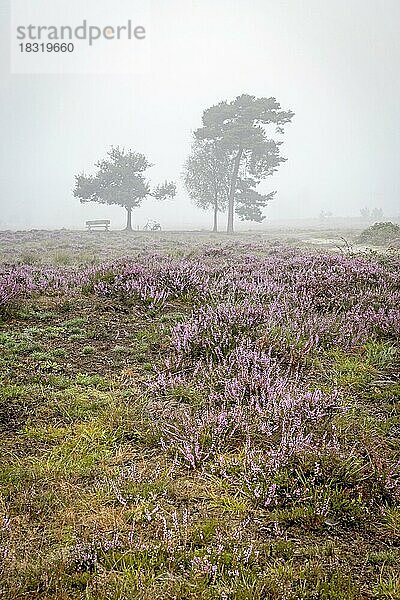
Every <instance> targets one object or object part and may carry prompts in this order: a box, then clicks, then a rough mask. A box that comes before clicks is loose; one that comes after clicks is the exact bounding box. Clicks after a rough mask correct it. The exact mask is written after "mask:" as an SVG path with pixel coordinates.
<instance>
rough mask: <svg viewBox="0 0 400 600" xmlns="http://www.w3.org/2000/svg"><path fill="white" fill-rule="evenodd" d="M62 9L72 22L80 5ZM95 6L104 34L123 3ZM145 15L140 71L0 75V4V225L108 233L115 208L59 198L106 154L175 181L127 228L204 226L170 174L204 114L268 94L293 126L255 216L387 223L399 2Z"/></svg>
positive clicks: (176, 9)
mask: <svg viewBox="0 0 400 600" xmlns="http://www.w3.org/2000/svg"><path fill="white" fill-rule="evenodd" d="M11 1H12V0H11ZM34 1H35V0H32V2H34ZM54 1H55V3H56V2H57V0H54ZM97 1H98V3H99V5H100V4H104V2H101V0H97ZM104 1H105V0H104ZM143 1H144V0H143ZM70 4H71V5H76V9H77V10H78V12H77V13H76V14H77V15H81V18H84V16H85V15H84V6H85V0H83V1H82V0H70ZM108 4H112V6H113V14H115V21H117V20H118V10H119V7H121V20H125V19H126V17H127V15H126V6H127V1H126V0H112V2H111V0H109V2H108ZM128 4H129V3H128ZM151 6H152V17H151V20H150V23H149V25H148V34H147V35H148V37H147V41H148V43H149V44H151V52H152V60H151V67H150V69H149V71H148V72H147V73H143V74H129V75H11V74H10V66H9V50H8V46H9V29H10V25H9V2H6V1H5V0H0V7H1V8H0V18H1V25H2V35H1V44H2V48H1V50H2V51H1V61H2V62H1V116H0V120H1V128H2V129H1V130H2V148H1V156H0V179H1V197H0V208H1V211H0V228H4V227H21V228H22V227H23V228H25V227H36V228H39V227H49V228H50V227H54V228H60V227H82V225H83V223H84V221H85V220H86V219H90V218H111V220H112V225H113V226H114V227H119V226H122V225H123V223H124V220H125V211H124V210H123V209H122V208H118V207H108V206H100V205H96V204H89V205H85V206H82V205H80V204H79V201H78V200H76V199H75V198H74V197H73V196H72V191H71V190H72V188H73V185H74V174H76V173H78V172H80V171H82V170H83V169H85V171H87V172H90V171H91V169H92V167H93V164H94V163H95V162H96V161H97V160H98V159H99V158H101V157H103V156H104V155H105V153H106V150H107V149H108V148H109V146H110V145H111V144H113V145H121V146H125V147H127V148H132V149H133V150H136V151H139V152H143V153H144V154H146V155H147V156H148V158H149V159H150V160H151V161H152V162H153V163H154V164H155V166H154V167H153V168H152V169H150V170H149V172H148V175H149V178H150V179H151V181H152V182H153V183H154V184H156V183H158V182H161V181H163V180H164V179H172V180H176V181H178V182H179V186H178V195H177V197H176V199H175V200H174V201H167V202H165V203H164V204H160V203H157V202H155V201H154V202H153V201H145V202H144V203H143V206H142V207H141V208H140V209H138V210H135V213H134V217H133V220H134V226H136V225H137V224H138V225H140V226H143V224H144V223H145V222H146V221H147V219H157V220H158V221H160V222H161V223H162V225H163V228H193V227H199V228H200V227H208V226H209V225H210V224H211V215H209V214H207V213H203V212H201V211H199V210H198V209H196V208H195V207H194V206H193V205H192V204H191V203H190V200H189V199H188V197H187V194H186V192H185V190H184V188H183V185H182V183H181V173H182V165H183V163H184V161H185V158H186V157H187V155H188V153H189V150H190V141H191V132H192V131H193V130H194V129H196V128H197V127H199V126H200V124H201V114H202V111H203V109H204V108H206V107H208V106H210V105H212V104H215V103H217V102H218V101H220V100H225V99H227V100H231V99H233V98H234V97H235V96H237V95H239V94H242V93H249V94H254V95H257V96H275V97H276V98H277V100H278V101H279V102H280V103H281V105H282V107H283V108H284V109H292V110H293V111H294V112H295V113H296V116H295V118H294V120H293V123H292V124H290V125H288V126H287V128H286V133H285V135H284V137H283V140H284V144H283V146H282V154H283V155H284V156H286V157H287V158H288V161H287V162H286V163H284V164H282V165H281V167H280V169H279V172H278V173H276V174H275V175H274V176H273V177H270V178H268V179H267V180H266V181H265V183H264V184H263V187H262V189H263V190H264V191H265V192H268V191H270V190H274V189H276V190H277V192H278V193H277V195H276V197H275V199H274V201H273V203H272V204H271V205H270V206H269V207H268V208H267V210H266V214H267V218H268V219H271V220H274V219H280V218H290V217H293V218H298V217H316V216H318V213H319V212H320V210H321V209H325V210H329V211H331V212H333V213H334V215H337V216H356V215H358V213H359V209H360V208H361V207H362V206H365V205H367V206H371V207H374V206H380V207H382V208H383V209H384V211H385V214H386V215H388V216H392V215H398V214H399V212H400V210H399V208H398V206H399V205H400V203H399V198H400V184H399V167H400V89H399V85H400V84H399V79H400V78H399V64H400V34H399V23H400V2H399V0H196V1H194V0H153V2H152V3H151ZM122 8H123V10H122ZM132 18H134V15H132ZM223 222H224V220H223ZM248 226H249V225H246V227H248ZM250 226H251V224H250Z"/></svg>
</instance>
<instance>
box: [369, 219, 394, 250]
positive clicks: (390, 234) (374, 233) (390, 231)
mask: <svg viewBox="0 0 400 600" xmlns="http://www.w3.org/2000/svg"><path fill="white" fill-rule="evenodd" d="M396 238H400V226H399V225H396V223H392V222H391V221H387V222H386V223H374V224H373V225H371V226H370V227H368V228H367V229H364V231H363V232H362V233H361V235H360V240H361V241H362V242H375V243H377V244H382V243H385V242H390V241H392V240H394V239H396Z"/></svg>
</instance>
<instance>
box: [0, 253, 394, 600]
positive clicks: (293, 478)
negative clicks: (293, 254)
mask: <svg viewBox="0 0 400 600" xmlns="http://www.w3.org/2000/svg"><path fill="white" fill-rule="evenodd" d="M52 252H53V250H52ZM81 255H82V253H81ZM54 256H57V257H58V258H57V261H58V262H59V264H70V261H71V263H72V262H73V261H74V260H75V259H76V257H74V256H71V255H70V253H69V251H68V252H65V253H64V251H62V250H60V251H59V253H57V254H55V255H54ZM87 256H88V259H87V260H89V261H92V260H97V258H96V257H95V256H94V254H93V255H92V253H91V252H89V251H88V254H87ZM189 300H190V299H186V301H189ZM122 308H123V310H122ZM119 309H120V310H119ZM187 309H188V306H187V305H185V304H184V302H183V301H182V299H181V300H180V302H179V303H178V302H177V303H176V305H174V306H172V305H171V306H168V307H167V308H166V309H164V310H158V309H157V310H155V309H152V310H149V309H147V308H146V307H135V308H134V309H132V310H126V307H119V306H118V305H117V304H116V305H115V307H113V310H112V311H110V305H109V304H108V301H107V300H104V301H102V300H98V299H96V301H94V300H93V298H92V297H91V296H90V295H84V296H82V297H76V298H74V299H73V301H71V299H66V298H57V297H53V298H36V299H34V300H30V301H27V302H26V303H25V304H23V305H22V306H20V307H19V308H18V310H16V311H15V313H14V314H13V316H12V320H11V319H5V320H4V321H3V322H2V324H1V327H0V344H1V350H2V352H1V356H0V366H1V375H0V435H1V438H0V441H1V457H2V465H1V469H0V556H2V557H3V561H2V562H1V561H0V563H1V564H0V581H1V583H0V597H4V598H7V599H8V598H10V600H17V599H18V600H22V598H32V599H36V598H38V599H39V598H40V599H41V598H43V599H46V600H50V599H52V600H64V599H65V600H67V599H68V600H69V599H76V600H78V599H79V600H82V599H85V600H114V599H115V600H123V599H126V598H135V599H136V598H138V599H140V600H150V599H154V598H157V599H158V598H160V599H164V598H165V599H171V600H172V599H173V598H175V599H176V600H187V599H192V600H197V599H200V598H201V599H203V598H205V599H219V600H221V599H225V600H242V599H248V600H253V599H254V600H283V599H284V598H285V599H287V600H299V599H302V600H352V599H353V600H367V599H375V600H379V599H381V598H388V599H392V600H393V599H398V598H400V579H399V577H400V571H399V564H400V554H399V548H400V507H399V503H398V502H393V501H389V500H387V499H386V496H385V485H389V484H391V483H393V485H395V483H396V482H395V481H391V480H390V468H391V467H392V466H393V464H395V462H396V460H398V457H399V456H400V454H399V452H400V442H399V435H398V432H399V428H400V410H399V397H400V386H399V384H398V383H397V382H396V381H395V377H394V373H395V370H396V368H397V365H398V347H397V345H396V344H395V343H394V342H393V341H385V340H379V341H377V340H376V339H371V340H369V341H368V342H367V343H366V344H364V346H363V347H362V348H356V349H353V350H352V351H351V352H345V351H343V350H342V349H340V348H331V349H329V350H327V351H325V352H321V353H320V354H317V353H315V354H312V355H310V357H307V360H306V359H304V357H303V358H302V357H301V349H302V347H301V343H300V345H299V347H298V348H297V349H296V351H298V353H299V354H298V356H297V355H296V357H295V358H296V361H297V362H296V364H297V365H301V367H302V368H304V369H306V370H307V374H308V375H309V376H310V389H314V387H315V388H320V389H323V390H326V391H328V392H330V391H332V390H333V389H335V390H336V391H337V393H338V402H340V405H341V406H342V407H344V408H343V410H340V411H337V412H336V413H335V414H334V415H333V416H332V418H331V420H330V421H329V423H330V425H329V427H330V429H329V434H330V435H334V436H335V437H334V439H335V440H336V442H337V444H336V447H335V448H333V449H331V450H330V451H328V450H326V451H324V452H322V454H321V453H320V454H318V453H317V452H316V451H314V450H313V449H312V448H311V449H310V451H309V452H308V453H306V454H305V455H304V456H303V457H302V460H301V461H299V462H298V463H297V464H296V465H295V466H293V465H290V464H289V465H287V467H285V468H282V469H281V470H280V471H277V472H276V473H274V474H273V475H272V476H271V477H270V480H269V479H268V478H266V479H265V481H263V480H262V478H261V476H260V478H259V480H257V481H258V483H260V481H261V483H262V484H263V485H264V487H265V488H268V486H269V485H270V484H271V482H273V483H277V482H278V483H279V484H280V485H281V486H282V489H287V490H291V489H292V488H293V487H296V486H297V487H299V488H300V487H301V489H302V490H306V491H307V493H305V494H304V496H302V497H301V498H300V499H299V501H298V502H289V501H286V500H285V497H282V498H280V499H279V501H278V502H277V504H276V505H271V506H264V505H262V503H261V502H260V501H259V498H258V497H257V494H255V493H254V485H253V484H252V482H250V483H249V482H248V483H247V484H246V485H244V484H243V481H244V479H243V478H244V477H245V475H248V473H247V472H246V465H245V455H246V442H247V440H248V439H249V438H250V437H252V439H253V440H254V439H256V440H257V443H259V444H260V445H261V444H262V440H263V437H262V436H263V432H260V431H247V432H246V435H244V436H243V437H242V438H240V437H238V438H235V441H234V443H231V444H228V443H227V445H226V446H223V445H222V447H221V449H220V451H219V453H218V456H217V457H216V455H215V454H212V452H211V450H212V445H213V436H212V433H213V432H212V431H208V430H207V431H205V432H204V433H203V434H202V436H203V437H201V436H200V438H199V442H200V443H202V444H204V447H205V448H207V449H209V450H210V458H209V459H208V460H207V461H205V464H204V465H202V466H201V467H199V468H198V469H189V468H188V465H187V464H185V463H184V461H182V460H180V459H179V457H178V455H177V453H176V451H175V450H174V449H171V448H170V447H168V445H167V444H166V443H165V440H164V439H163V435H162V427H161V425H162V424H163V419H164V416H163V415H164V411H165V412H167V411H171V410H172V411H173V410H175V411H176V414H178V413H180V412H182V411H187V412H188V413H189V414H196V411H200V410H201V409H202V407H204V406H206V405H207V401H208V397H207V394H206V393H205V392H204V391H202V388H201V386H198V385H197V383H196V382H194V383H193V385H187V384H185V385H176V386H175V387H171V388H170V389H169V390H168V391H167V393H166V394H165V395H164V396H163V397H162V399H160V397H158V395H157V394H156V393H154V392H152V391H151V390H150V391H149V388H148V381H149V380H150V379H151V378H152V376H153V373H154V371H155V370H156V369H157V367H159V366H160V365H162V364H163V360H164V359H165V357H166V356H168V351H169V349H170V346H169V344H170V332H171V327H173V325H174V324H175V323H177V322H180V321H182V320H183V319H184V318H185V314H186V310H187ZM116 331H118V332H119V334H118V338H116V336H115V332H116ZM274 335H275V334H274ZM276 335H278V334H276ZM291 342H292V340H291V339H290V338H289V337H284V339H283V338H282V339H281V346H280V347H279V351H280V353H281V354H280V356H282V357H285V356H286V354H285V353H287V352H288V348H289V347H290V345H291ZM160 424H161V425H160ZM246 436H247V437H246ZM219 461H220V462H219ZM221 461H222V463H223V465H222V466H221V464H222V463H221ZM316 465H317V466H316ZM259 466H260V468H261V467H262V465H259ZM222 469H224V470H225V473H226V476H224V477H223V476H222V475H221V470H222ZM385 478H386V479H385ZM386 480H387V481H386ZM241 482H242V484H241ZM285 486H286V488H285ZM302 486H303V487H302Z"/></svg>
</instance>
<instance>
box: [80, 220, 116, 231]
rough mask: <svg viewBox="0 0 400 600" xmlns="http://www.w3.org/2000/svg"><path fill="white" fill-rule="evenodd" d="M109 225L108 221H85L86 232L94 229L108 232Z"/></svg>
mask: <svg viewBox="0 0 400 600" xmlns="http://www.w3.org/2000/svg"><path fill="white" fill-rule="evenodd" d="M110 223H111V221H109V220H108V219H98V220H97V221H86V227H87V228H88V231H93V230H96V229H101V230H104V231H109V228H110Z"/></svg>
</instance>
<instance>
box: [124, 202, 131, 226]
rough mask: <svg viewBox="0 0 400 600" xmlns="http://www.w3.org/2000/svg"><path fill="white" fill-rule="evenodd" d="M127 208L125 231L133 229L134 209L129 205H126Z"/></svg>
mask: <svg viewBox="0 0 400 600" xmlns="http://www.w3.org/2000/svg"><path fill="white" fill-rule="evenodd" d="M125 208H126V227H125V231H132V209H131V208H128V207H127V206H125Z"/></svg>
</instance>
